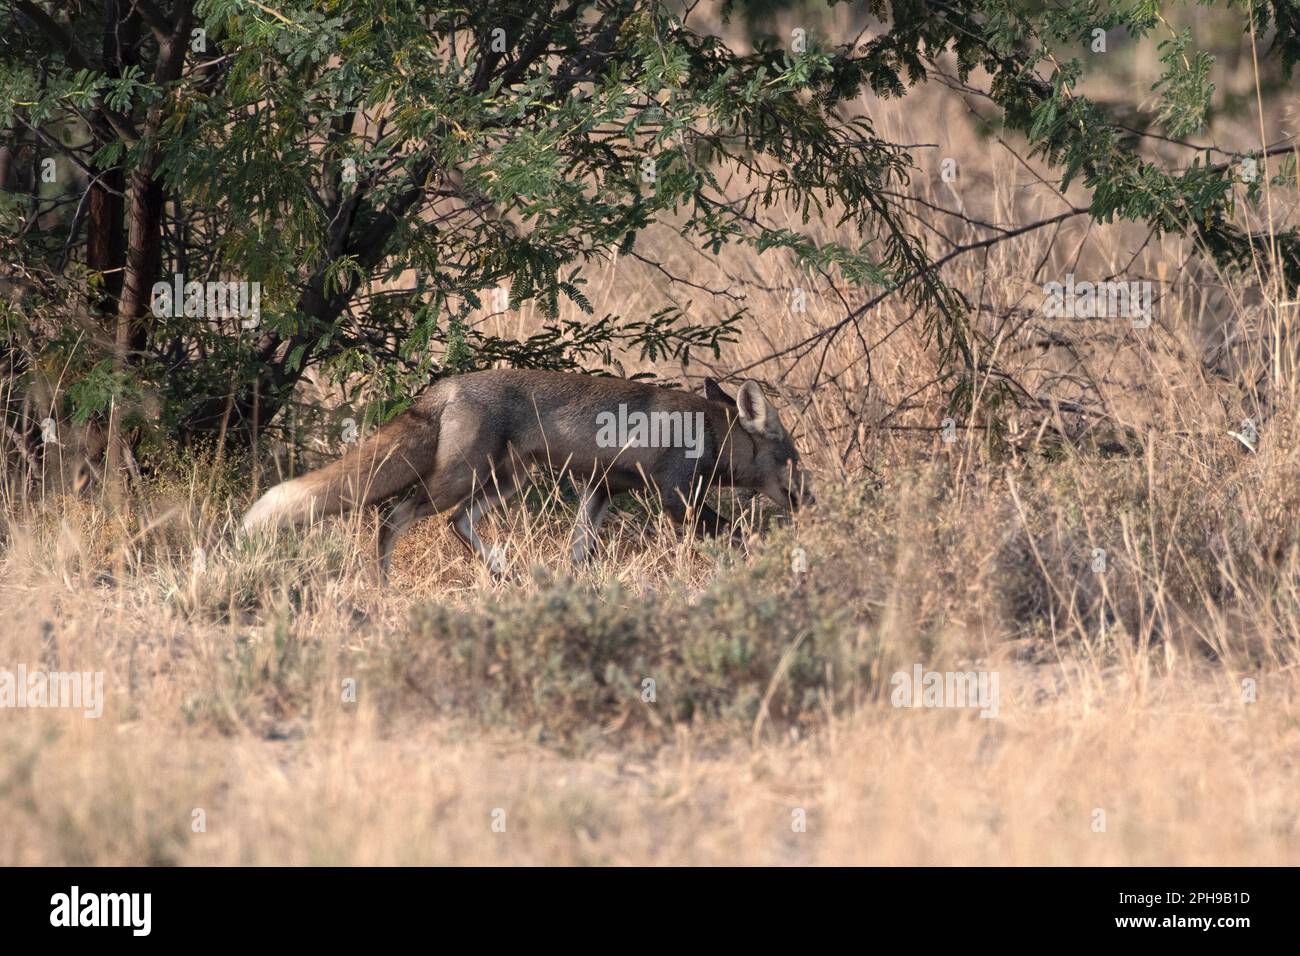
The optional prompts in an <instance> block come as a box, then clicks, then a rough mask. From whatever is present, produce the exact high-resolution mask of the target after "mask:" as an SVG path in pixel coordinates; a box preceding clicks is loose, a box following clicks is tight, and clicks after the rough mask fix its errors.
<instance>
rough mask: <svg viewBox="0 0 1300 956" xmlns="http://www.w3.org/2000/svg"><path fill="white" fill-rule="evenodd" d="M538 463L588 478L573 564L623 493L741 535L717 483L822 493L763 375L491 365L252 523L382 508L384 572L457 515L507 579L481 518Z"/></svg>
mask: <svg viewBox="0 0 1300 956" xmlns="http://www.w3.org/2000/svg"><path fill="white" fill-rule="evenodd" d="M535 465H540V466H543V467H548V468H551V469H556V468H557V467H558V468H559V470H560V471H561V472H564V473H567V474H568V475H569V477H570V478H571V480H573V482H574V484H575V486H576V487H577V488H578V489H579V506H578V517H577V522H576V524H575V526H574V529H573V534H572V538H571V541H570V553H571V556H572V559H573V563H574V565H575V566H581V565H583V564H584V563H585V562H586V561H587V560H588V558H589V557H590V556H591V554H592V553H593V551H594V550H595V549H596V547H597V545H598V541H599V539H598V535H599V532H600V528H601V525H602V523H603V522H604V520H605V516H606V513H607V511H608V510H609V506H610V501H611V499H612V498H613V496H614V495H617V494H618V493H620V492H624V491H632V490H649V491H654V492H657V493H658V494H659V496H660V498H661V499H662V502H663V507H664V510H665V511H666V512H667V514H668V516H669V517H670V518H671V519H672V520H673V521H674V522H675V523H676V524H677V525H679V526H682V527H693V528H695V529H696V530H698V531H700V532H702V533H704V534H706V535H712V536H717V537H730V538H731V540H732V541H733V542H735V543H740V542H742V541H743V535H742V534H740V533H739V532H738V531H737V530H736V529H735V528H734V527H733V526H732V524H731V522H729V521H728V520H727V519H725V518H724V517H722V516H721V515H719V514H718V513H717V512H716V511H715V510H714V509H713V508H711V507H710V506H709V505H708V504H707V503H706V501H705V497H706V494H707V492H708V491H709V490H711V489H713V488H715V487H731V488H740V489H745V490H750V491H754V492H757V493H760V494H762V495H764V496H765V497H766V498H768V499H770V500H771V501H772V502H773V503H775V504H777V505H778V506H781V507H784V508H787V509H789V510H791V511H794V510H796V509H798V508H801V507H806V506H811V505H813V504H815V503H816V499H815V497H814V495H813V490H812V482H811V479H810V477H809V475H808V473H807V472H806V471H805V470H804V468H803V466H802V464H801V460H800V456H799V452H798V450H797V449H796V448H795V445H794V442H793V440H792V439H791V437H790V433H789V432H788V431H787V430H786V429H785V427H784V426H783V425H782V424H781V420H780V418H779V416H778V415H777V412H776V409H775V408H773V407H772V404H771V403H770V402H769V401H768V399H767V396H766V395H764V393H763V390H762V388H761V387H760V386H759V384H758V383H757V382H755V381H753V380H747V381H745V382H744V383H743V384H742V385H741V386H740V388H739V389H738V390H737V392H736V394H735V396H734V397H732V396H731V395H729V394H728V393H727V392H726V391H725V390H724V389H723V388H722V386H720V385H719V384H718V383H717V382H716V381H714V380H713V379H707V380H706V381H705V387H704V394H703V395H699V394H696V393H692V392H686V391H683V390H680V389H671V388H665V387H662V386H658V385H654V384H651V383H648V382H644V381H634V380H631V379H625V378H615V377H612V376H611V377H606V376H596V375H589V374H585V373H580V372H557V371H540V370H528V369H489V370H486V371H479V372H469V373H466V374H462V375H454V376H449V377H447V378H443V379H440V380H438V381H437V382H435V383H434V384H432V385H430V386H429V387H428V388H427V389H426V390H425V391H424V392H423V393H422V394H421V395H420V396H419V397H418V398H417V399H416V400H415V402H414V403H413V404H412V406H411V407H410V408H408V409H407V410H406V411H405V412H403V413H401V414H400V415H398V416H397V417H396V418H394V419H392V420H391V421H389V422H388V423H387V424H385V425H383V426H381V427H380V428H379V429H377V430H376V431H375V433H374V434H373V435H371V436H369V437H368V438H367V439H365V440H364V441H362V442H361V443H359V444H358V445H356V446H355V447H354V448H352V449H350V450H349V451H347V452H346V453H345V454H344V455H343V456H342V457H341V458H339V459H337V460H335V461H334V462H332V463H330V464H327V465H325V466H323V467H321V468H318V469H316V470H314V471H311V472H308V473H307V474H305V475H302V476H301V477H297V478H293V479H291V480H288V481H284V482H281V483H280V484H278V485H275V486H274V487H272V488H271V489H270V490H268V491H267V492H266V493H265V494H264V495H262V497H261V498H259V499H258V500H257V501H256V502H255V503H254V504H253V505H252V507H251V508H249V509H248V511H247V513H246V514H245V515H244V517H243V520H242V522H241V526H240V527H241V530H242V531H243V532H244V533H246V534H247V533H252V532H258V531H273V530H275V529H277V528H282V527H286V526H290V525H295V524H302V523H307V522H311V521H314V520H316V519H319V518H322V517H325V516H328V515H334V514H341V513H344V512H346V511H348V510H350V509H354V508H361V507H367V506H370V505H383V506H384V510H383V512H382V516H381V519H380V528H379V538H378V552H379V553H378V564H379V575H380V581H381V583H383V582H386V581H387V580H388V571H389V564H390V562H391V560H392V555H393V551H394V549H395V548H396V545H397V541H398V539H399V538H400V537H401V536H402V535H403V534H404V533H405V532H406V531H407V529H409V528H410V527H411V525H412V524H414V523H415V522H416V521H419V520H420V519H422V518H425V517H429V516H432V515H448V516H449V520H450V524H451V527H452V530H453V531H454V532H455V534H456V536H457V537H458V538H459V539H460V541H461V542H462V543H464V544H465V546H466V547H467V548H468V549H469V550H470V551H471V552H472V553H473V554H475V555H477V556H478V558H479V559H481V560H482V561H483V562H484V563H485V564H487V566H488V568H489V570H490V571H491V572H492V574H493V575H495V576H499V575H501V574H502V573H504V561H503V558H502V555H501V552H500V551H499V550H491V549H489V548H487V547H486V546H485V545H484V543H483V541H482V540H481V539H480V537H479V535H478V530H477V525H478V524H479V522H480V520H481V519H482V518H483V516H484V515H485V514H487V513H488V512H490V511H491V510H492V509H494V508H497V507H499V506H501V505H503V504H505V503H506V502H507V501H509V500H510V499H511V498H512V497H513V496H514V495H516V494H517V493H518V492H519V491H520V490H521V489H523V488H524V487H526V485H527V483H528V481H529V474H530V471H531V468H532V467H533V466H535Z"/></svg>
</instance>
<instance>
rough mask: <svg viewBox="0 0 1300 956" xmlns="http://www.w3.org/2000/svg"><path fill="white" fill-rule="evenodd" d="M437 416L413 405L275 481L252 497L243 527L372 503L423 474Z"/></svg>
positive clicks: (429, 458) (428, 466)
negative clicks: (331, 455)
mask: <svg viewBox="0 0 1300 956" xmlns="http://www.w3.org/2000/svg"><path fill="white" fill-rule="evenodd" d="M438 418H439V416H438V415H437V414H436V412H435V413H430V412H429V411H428V410H417V409H411V410H410V411H408V412H406V413H405V414H403V415H401V416H399V417H397V418H395V419H394V420H393V421H391V422H389V423H388V424H387V425H385V426H383V427H382V428H380V429H379V431H377V432H375V434H374V435H372V436H370V437H369V438H367V439H366V440H365V441H363V442H362V443H361V444H359V445H357V446H356V447H355V448H352V449H350V450H349V451H348V452H347V453H345V454H344V455H343V457H342V458H340V459H339V460H338V461H335V462H331V463H330V464H328V465H325V466H323V467H321V468H317V469H316V470H315V471H312V472H308V473H307V474H305V475H303V476H301V477H300V478H294V479H292V480H291V481H284V482H281V483H280V484H278V485H276V486H275V487H274V488H272V489H271V490H270V491H268V492H267V493H266V494H264V495H262V497H261V498H258V499H257V501H256V502H254V503H253V507H251V508H249V509H248V513H247V514H245V515H244V520H243V521H242V522H241V523H240V527H241V529H242V530H243V531H245V532H247V531H252V530H255V529H264V530H269V529H272V528H280V527H284V526H286V525H291V524H296V523H301V522H304V521H314V520H316V519H317V518H323V517H325V516H326V515H335V514H340V513H341V512H344V511H347V510H349V509H351V508H359V507H362V506H364V505H370V504H374V503H375V502H378V501H382V500H384V499H385V498H388V497H390V496H391V495H395V494H397V493H398V492H399V491H401V490H403V489H404V488H408V487H410V486H411V485H413V484H415V483H416V482H417V481H420V480H421V479H422V478H423V477H425V476H427V475H428V474H429V472H430V471H432V469H433V460H434V455H435V453H436V452H437V448H438Z"/></svg>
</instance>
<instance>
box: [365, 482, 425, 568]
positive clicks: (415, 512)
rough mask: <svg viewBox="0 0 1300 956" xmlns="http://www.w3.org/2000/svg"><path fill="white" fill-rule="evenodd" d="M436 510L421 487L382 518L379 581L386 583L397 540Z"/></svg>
mask: <svg viewBox="0 0 1300 956" xmlns="http://www.w3.org/2000/svg"><path fill="white" fill-rule="evenodd" d="M437 513H438V509H437V507H436V506H435V505H434V503H433V502H432V501H431V500H430V499H429V493H428V492H427V491H426V490H425V489H424V487H423V486H417V487H416V489H415V490H414V491H412V492H411V493H410V494H409V495H407V496H406V497H405V498H403V499H402V500H401V501H399V502H398V503H397V504H396V505H394V506H393V507H392V508H391V509H389V511H388V513H387V514H385V515H384V516H383V518H382V519H381V520H380V524H379V580H380V582H381V583H384V584H386V583H388V565H389V564H390V563H391V562H392V560H393V551H394V550H395V549H396V548H397V539H398V538H400V537H401V536H402V535H403V534H405V533H406V531H407V529H408V528H410V527H411V525H413V524H415V522H417V521H419V520H420V519H421V518H427V517H429V516H430V515H433V514H437Z"/></svg>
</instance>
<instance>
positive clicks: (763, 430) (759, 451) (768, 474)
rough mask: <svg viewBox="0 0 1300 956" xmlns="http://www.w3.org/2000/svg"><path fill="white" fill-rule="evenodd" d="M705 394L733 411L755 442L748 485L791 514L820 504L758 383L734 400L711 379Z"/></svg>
mask: <svg viewBox="0 0 1300 956" xmlns="http://www.w3.org/2000/svg"><path fill="white" fill-rule="evenodd" d="M704 394H705V397H706V398H708V399H710V400H711V401H715V402H723V403H725V404H727V405H730V406H731V407H732V408H734V409H735V411H736V417H737V418H738V419H739V420H740V427H741V428H743V429H745V432H746V434H748V435H749V437H750V438H752V439H753V441H754V461H753V463H752V466H751V470H750V474H749V475H748V476H747V477H748V478H749V481H747V482H746V484H747V485H749V486H750V487H751V488H752V489H753V490H754V491H759V492H762V493H763V494H765V495H767V497H768V498H770V499H771V500H772V501H774V502H776V504H778V505H780V506H782V507H785V508H790V509H791V510H793V509H795V508H799V507H802V506H804V505H813V504H816V503H817V499H816V498H814V497H813V491H812V480H811V479H810V478H809V477H808V473H807V472H806V471H804V470H803V468H802V467H801V466H800V464H799V452H798V450H797V449H796V448H795V447H794V442H793V441H791V440H790V433H789V432H787V431H786V430H785V426H784V425H782V424H781V419H780V418H778V417H777V414H776V409H775V408H773V407H772V403H771V402H769V401H768V400H767V396H766V395H764V394H763V390H762V388H760V387H759V384H758V383H757V382H755V381H753V380H752V379H751V380H750V381H747V382H745V384H744V385H742V386H740V391H739V392H737V393H736V397H735V398H732V397H731V396H730V395H728V394H727V393H726V392H724V391H723V390H722V387H721V386H720V385H718V383H717V382H715V381H714V380H713V379H711V378H708V379H705V380H704Z"/></svg>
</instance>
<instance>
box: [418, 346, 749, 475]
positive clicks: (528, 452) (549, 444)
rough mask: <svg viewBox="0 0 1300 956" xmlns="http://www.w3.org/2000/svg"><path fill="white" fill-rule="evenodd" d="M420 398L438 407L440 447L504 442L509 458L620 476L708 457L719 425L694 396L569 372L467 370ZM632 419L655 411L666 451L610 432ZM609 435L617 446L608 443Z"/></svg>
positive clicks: (718, 413)
mask: <svg viewBox="0 0 1300 956" xmlns="http://www.w3.org/2000/svg"><path fill="white" fill-rule="evenodd" d="M426 400H428V401H429V402H431V403H433V404H436V405H438V406H441V409H442V420H443V440H444V441H446V440H447V439H448V438H453V436H459V437H460V438H462V439H464V440H467V441H482V440H485V439H488V440H491V441H492V442H493V443H496V442H497V441H500V440H502V439H504V440H505V441H506V442H507V443H508V444H509V445H510V447H511V449H512V450H513V453H514V454H517V455H520V456H522V457H525V458H529V459H534V460H540V461H547V462H550V463H552V464H563V463H565V462H568V463H569V464H570V465H572V466H574V467H586V465H587V464H589V463H591V462H597V463H600V464H603V465H605V466H611V465H616V466H617V467H618V468H619V469H620V470H621V469H632V470H635V469H636V468H637V466H638V465H639V466H640V467H641V468H644V469H652V468H653V467H655V466H656V464H657V463H658V462H659V461H660V459H661V458H662V457H664V456H665V455H667V456H670V457H683V456H685V453H686V452H691V453H692V454H691V455H690V456H688V457H690V458H692V459H696V460H698V459H700V458H702V457H703V458H712V457H713V453H714V452H715V451H716V449H717V447H718V444H717V435H718V432H719V429H722V430H725V429H726V427H727V425H726V413H725V411H724V410H723V409H722V408H721V407H720V406H719V405H718V404H717V403H715V402H710V401H709V400H708V399H706V398H703V397H701V396H699V395H694V394H691V393H690V392H686V391H682V390H678V389H668V388H663V387H660V386H656V385H652V384H649V383H647V382H637V381H632V380H630V379H624V378H614V377H607V376H596V375H583V374H580V373H576V372H553V371H541V370H532V369H490V370H487V371H482V372H471V373H468V374H465V375H459V376H456V377H454V378H449V379H444V380H443V381H441V382H439V383H438V384H437V385H436V386H434V388H433V389H431V390H430V393H429V394H427V395H426ZM638 413H640V414H644V415H645V416H647V417H648V416H650V415H652V414H654V413H659V414H660V418H659V420H661V421H663V422H671V423H672V426H673V428H672V429H669V428H667V427H665V428H664V429H663V431H664V433H665V434H670V435H671V437H672V438H675V439H678V440H677V441H675V442H672V443H670V444H668V445H667V446H665V445H662V444H660V445H646V444H644V443H642V444H632V445H628V444H627V443H626V441H625V439H626V438H627V436H628V429H627V428H624V429H623V430H622V431H620V430H619V427H618V426H619V423H620V422H623V423H626V422H628V420H629V419H631V424H632V426H633V427H635V424H636V422H637V414H638ZM611 425H612V426H613V430H612V431H611V430H610V426H611ZM654 434H656V435H658V434H659V432H658V431H656V432H655V433H654ZM610 436H617V437H618V440H616V441H612V442H611V441H610V440H609V438H610ZM453 440H455V439H454V438H453ZM691 446H693V447H691Z"/></svg>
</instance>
